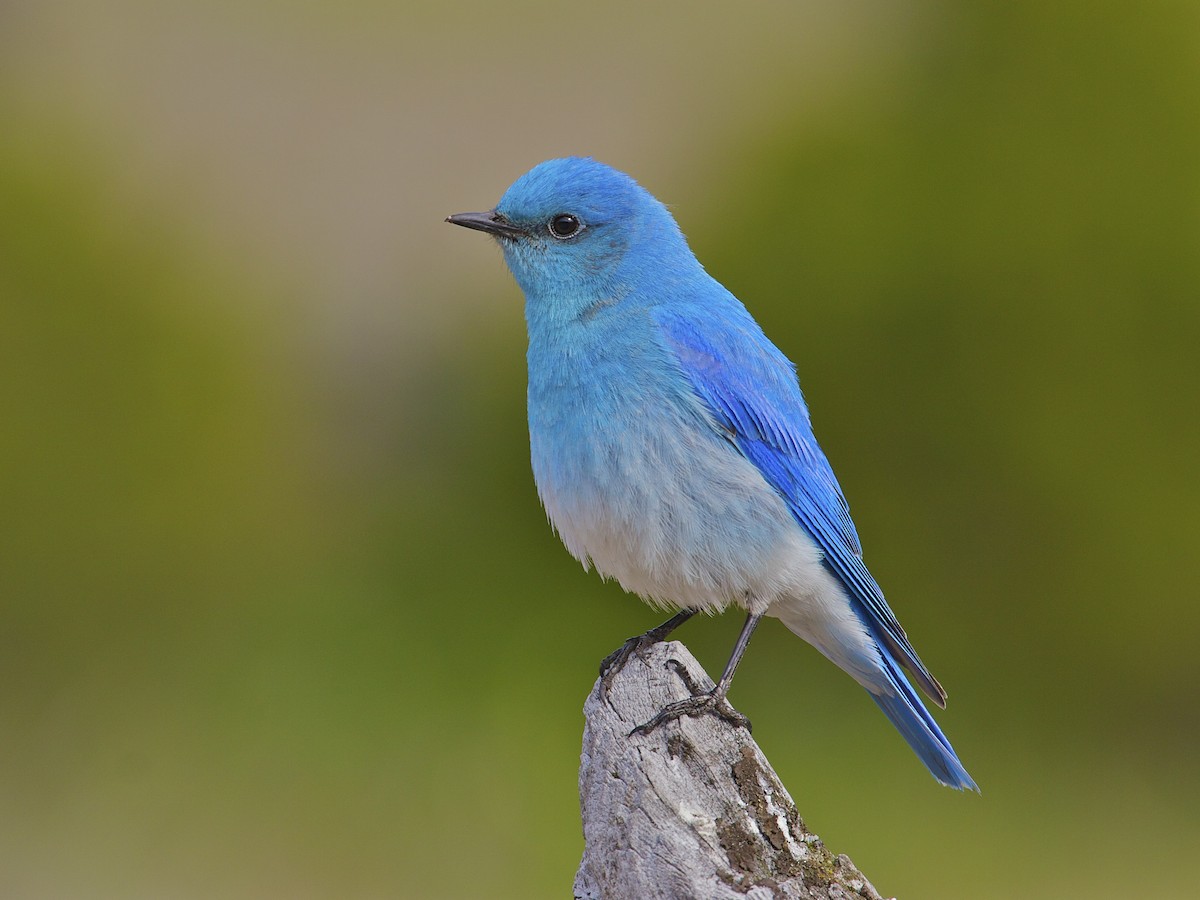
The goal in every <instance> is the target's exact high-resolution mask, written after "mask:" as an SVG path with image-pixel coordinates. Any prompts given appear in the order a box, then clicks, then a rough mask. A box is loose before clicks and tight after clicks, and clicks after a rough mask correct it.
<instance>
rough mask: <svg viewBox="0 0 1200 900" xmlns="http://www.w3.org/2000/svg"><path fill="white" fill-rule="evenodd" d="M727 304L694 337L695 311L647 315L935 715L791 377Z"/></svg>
mask: <svg viewBox="0 0 1200 900" xmlns="http://www.w3.org/2000/svg"><path fill="white" fill-rule="evenodd" d="M728 300H730V301H732V304H722V306H721V309H720V311H719V313H720V318H721V322H722V327H721V328H711V329H706V328H703V327H702V325H703V322H704V321H705V319H706V317H707V316H709V315H711V314H712V313H711V312H709V311H708V310H706V309H705V308H704V307H702V306H701V305H700V304H696V305H694V306H690V307H687V308H683V309H681V308H680V307H679V306H678V305H673V306H672V307H671V308H666V307H657V308H655V309H654V310H653V315H654V318H655V320H656V321H657V323H658V325H659V327H660V328H661V329H662V333H663V336H664V337H665V339H666V342H667V344H668V346H669V348H670V349H671V350H672V352H673V353H674V355H675V358H676V360H677V361H678V363H679V365H680V368H681V369H682V370H683V373H684V374H685V375H686V376H687V378H688V380H689V381H690V382H691V385H692V388H693V390H694V391H695V392H696V394H697V396H699V397H700V399H701V400H703V401H704V404H705V405H706V406H707V408H708V411H709V412H710V413H711V414H712V416H713V418H714V419H715V420H716V422H717V423H718V425H720V426H721V427H722V428H723V429H725V430H726V431H727V432H728V433H729V435H730V439H731V440H732V441H733V443H734V444H735V445H736V446H737V448H738V449H739V450H740V451H741V452H742V453H743V454H744V455H745V456H746V458H747V459H749V460H750V461H751V462H752V463H754V465H755V466H756V467H757V468H758V470H759V471H760V472H762V474H763V477H764V478H766V480H767V481H768V483H770V484H771V486H772V487H774V488H775V490H777V491H778V492H779V493H780V494H781V495H782V496H783V498H784V500H785V501H786V502H787V504H788V507H789V508H790V509H791V511H792V514H793V515H794V516H795V518H796V521H797V522H798V523H799V524H800V525H801V527H803V528H804V529H805V531H807V532H808V534H809V535H810V536H811V537H812V539H813V540H814V541H816V543H817V545H818V546H819V547H820V548H821V550H822V552H823V553H824V556H825V565H826V566H827V567H828V568H829V569H830V571H832V572H833V574H834V575H836V576H837V578H838V579H839V580H840V581H841V582H842V584H843V585H844V586H845V588H846V592H847V594H848V595H849V596H850V600H851V602H852V603H853V604H854V608H855V611H856V612H857V614H858V615H859V617H860V618H861V619H862V621H863V622H864V624H865V625H866V626H867V627H868V629H869V630H870V632H871V633H872V634H873V635H874V636H875V638H876V640H878V641H880V643H882V644H883V645H885V646H886V647H887V648H888V649H890V650H891V651H892V652H893V653H894V654H895V655H896V658H897V659H898V660H899V661H900V662H901V663H902V664H903V665H904V667H905V668H907V669H908V670H909V672H910V673H911V674H912V675H913V677H914V678H915V679H916V680H917V682H918V683H919V684H920V685H921V687H922V689H923V690H925V692H926V693H928V694H929V696H930V697H931V698H932V699H933V700H934V702H936V703H937V704H938V705H939V706H944V705H945V698H946V693H945V691H944V690H942V687H941V685H939V684H938V683H937V680H936V679H934V677H933V676H932V675H931V674H930V673H929V670H928V669H927V668H926V667H925V665H924V663H922V662H921V660H920V658H919V657H918V656H917V653H916V650H914V649H913V646H912V644H911V643H910V642H909V640H908V636H907V635H906V634H905V633H904V629H903V628H901V627H900V623H899V622H898V621H896V617H895V615H894V614H893V613H892V611H891V609H890V608H889V607H888V605H887V601H886V600H884V598H883V591H882V590H880V588H879V585H878V584H876V582H875V579H874V578H872V577H871V573H870V572H868V571H867V567H866V566H865V565H864V564H863V561H862V550H861V546H860V544H859V539H858V532H857V531H856V530H855V528H854V523H853V522H852V521H851V519H850V507H849V505H848V504H847V503H846V499H845V497H844V495H843V494H842V489H841V486H840V485H839V484H838V481H837V478H835V477H834V474H833V469H832V468H831V467H830V465H829V462H828V460H827V459H826V458H825V454H824V453H823V452H822V451H821V448H820V446H819V445H818V444H817V440H816V437H815V436H814V435H813V431H812V424H811V423H810V421H809V415H808V408H807V407H806V406H805V403H804V397H803V395H802V394H801V392H800V385H799V382H798V381H797V379H796V370H795V367H794V366H793V365H792V363H791V362H790V361H788V359H787V357H785V356H784V355H783V354H782V353H781V352H780V351H779V350H778V349H777V348H776V347H775V346H774V345H773V344H772V343H771V342H770V341H768V340H767V338H766V336H765V335H763V333H762V330H761V329H760V328H759V327H758V324H757V323H756V322H754V320H753V319H752V318H751V317H750V314H749V313H748V312H747V311H746V309H745V307H743V306H742V305H741V304H740V303H739V302H737V301H736V300H735V299H734V298H733V297H732V296H731V295H730V296H729V297H728ZM731 307H732V308H731ZM731 325H732V326H735V327H730V326H731ZM726 361H728V363H727V362H726Z"/></svg>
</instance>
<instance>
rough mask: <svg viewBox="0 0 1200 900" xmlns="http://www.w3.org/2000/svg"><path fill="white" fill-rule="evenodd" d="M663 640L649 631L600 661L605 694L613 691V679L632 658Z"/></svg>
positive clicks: (632, 638)
mask: <svg viewBox="0 0 1200 900" xmlns="http://www.w3.org/2000/svg"><path fill="white" fill-rule="evenodd" d="M660 640H662V638H660V637H657V636H656V635H655V634H654V632H653V631H648V632H646V633H645V634H639V635H638V636H637V637H631V638H630V639H629V640H627V641H626V642H625V643H623V644H622V645H621V646H620V647H618V648H617V649H616V650H614V651H613V652H612V653H610V654H608V656H606V657H604V659H603V660H601V661H600V681H601V683H602V684H603V685H604V692H605V693H606V694H607V693H608V692H609V691H610V690H611V689H612V683H613V679H614V678H616V677H617V674H618V673H619V672H620V671H621V670H622V669H623V668H625V664H626V663H627V662H629V660H630V658H631V657H633V656H635V655H637V654H638V653H640V652H641V651H642V650H643V649H645V648H646V647H649V646H651V645H653V644H657V643H658V642H659V641H660Z"/></svg>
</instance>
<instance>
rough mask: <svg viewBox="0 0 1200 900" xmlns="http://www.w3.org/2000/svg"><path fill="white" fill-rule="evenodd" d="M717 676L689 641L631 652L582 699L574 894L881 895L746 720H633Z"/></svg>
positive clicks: (662, 897) (720, 897) (811, 899)
mask: <svg viewBox="0 0 1200 900" xmlns="http://www.w3.org/2000/svg"><path fill="white" fill-rule="evenodd" d="M680 669H682V670H684V671H685V672H686V673H687V674H688V675H690V677H691V680H692V681H693V682H694V683H696V684H698V685H699V686H700V687H702V688H703V689H704V690H711V688H712V680H711V679H709V677H708V676H707V675H706V674H705V672H704V670H703V669H702V668H701V667H700V664H699V663H698V662H697V661H696V659H695V657H693V656H692V655H691V653H689V652H688V650H687V648H686V647H684V646H683V645H682V644H680V643H678V642H676V641H671V642H665V643H659V644H654V645H652V646H650V647H648V648H645V649H643V650H641V651H640V652H639V653H637V654H635V655H634V656H632V657H631V658H630V659H629V662H628V663H627V664H626V666H625V668H624V669H622V670H621V671H620V672H619V673H618V674H617V675H616V676H615V677H614V678H613V680H612V683H611V685H610V686H609V688H608V690H606V689H605V686H604V684H603V682H602V681H600V680H597V682H596V685H595V687H593V688H592V693H591V695H590V696H589V697H588V699H587V702H586V703H585V704H584V708H583V710H584V715H585V716H586V718H587V724H586V726H585V727H584V732H583V757H582V762H581V765H580V769H579V795H580V806H581V809H582V812H583V835H584V840H585V842H586V846H585V848H584V852H583V860H582V862H580V864H579V871H578V873H577V874H576V876H575V897H576V898H577V900H626V898H629V900H775V898H778V900H783V898H786V900H796V898H804V900H835V898H836V900H851V898H869V900H880V897H879V894H878V893H877V892H876V891H875V888H873V887H872V886H871V884H870V882H868V881H867V879H866V878H865V877H863V875H862V873H861V872H859V871H858V869H857V868H855V866H854V864H853V863H852V862H850V860H849V859H848V858H847V857H846V856H835V855H834V854H832V853H830V852H829V850H827V849H826V848H825V845H824V844H822V843H821V841H820V840H819V839H818V838H817V836H816V835H815V834H812V833H811V832H810V831H809V830H808V829H807V828H806V827H805V825H804V822H803V821H801V819H800V816H799V815H798V814H797V812H796V806H795V804H794V803H793V802H792V798H791V797H790V796H789V795H788V792H787V790H785V789H784V787H783V784H782V783H781V782H780V780H779V777H778V776H777V775H776V774H775V771H774V770H773V769H772V768H771V765H770V763H768V762H767V759H766V757H765V756H763V754H762V751H761V750H759V748H758V745H757V744H756V743H755V742H754V740H753V738H751V736H750V733H749V731H747V730H746V729H745V728H739V727H736V726H734V725H732V724H730V723H729V722H727V721H725V720H723V719H720V718H718V717H717V716H714V715H702V716H697V717H693V718H682V719H677V720H675V721H671V722H668V723H666V724H665V725H663V726H661V727H660V728H658V729H656V730H655V731H653V732H651V733H650V734H648V735H645V734H635V735H630V733H629V732H630V731H631V730H632V729H633V728H634V727H636V726H637V725H640V724H642V723H644V722H646V721H647V720H649V719H650V718H651V717H652V716H654V714H655V713H657V712H658V711H659V710H660V709H662V708H663V707H664V706H666V705H667V704H668V703H671V702H673V701H676V700H682V699H684V698H685V697H687V696H689V691H688V689H687V686H686V684H685V681H684V678H683V677H682V676H681V674H680Z"/></svg>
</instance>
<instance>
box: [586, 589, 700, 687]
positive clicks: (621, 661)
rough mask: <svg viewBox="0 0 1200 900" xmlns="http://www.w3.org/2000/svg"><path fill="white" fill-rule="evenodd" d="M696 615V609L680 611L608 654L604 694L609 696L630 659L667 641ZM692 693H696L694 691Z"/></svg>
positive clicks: (603, 675)
mask: <svg viewBox="0 0 1200 900" xmlns="http://www.w3.org/2000/svg"><path fill="white" fill-rule="evenodd" d="M695 614H696V611H695V610H694V609H684V610H680V611H679V612H677V613H675V615H673V616H671V618H669V619H667V621H665V622H663V623H662V624H661V625H659V626H658V627H657V628H651V629H650V630H649V631H647V632H646V633H645V634H639V635H638V636H637V637H631V638H630V639H629V640H627V641H626V642H625V643H624V644H622V645H621V646H620V647H618V648H617V649H616V650H614V651H613V652H612V653H610V654H608V656H606V657H604V659H603V660H602V661H601V663H600V678H601V680H602V682H603V684H604V692H605V693H606V694H607V693H608V691H609V690H610V689H611V688H612V682H613V679H614V678H616V677H617V673H618V672H620V671H621V670H622V669H623V668H625V663H627V662H629V659H630V657H632V656H634V655H635V654H637V653H640V652H641V651H642V650H644V649H645V648H646V647H649V646H651V645H653V644H657V643H659V642H660V641H665V640H666V639H667V636H668V635H669V634H670V633H671V632H672V631H674V630H675V629H676V628H678V627H679V626H680V625H682V624H683V623H684V622H686V621H687V620H688V619H690V618H691V617H692V616H694V615H695ZM692 693H693V694H694V693H696V692H695V691H692Z"/></svg>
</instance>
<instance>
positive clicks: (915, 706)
mask: <svg viewBox="0 0 1200 900" xmlns="http://www.w3.org/2000/svg"><path fill="white" fill-rule="evenodd" d="M880 650H881V652H880V655H881V656H882V657H883V667H884V672H885V674H886V675H887V679H888V682H889V684H891V685H892V687H893V688H894V692H893V693H891V694H876V693H874V692H872V693H871V697H872V698H873V699H874V700H875V702H876V703H878V704H879V708H880V709H882V710H883V714H884V715H885V716H887V717H888V719H889V720H890V721H891V723H892V724H893V725H895V726H896V730H897V731H899V732H900V733H901V734H902V735H904V740H906V741H908V746H910V747H912V748H913V751H914V752H915V753H916V754H917V756H919V757H920V758H921V762H923V763H925V766H926V768H928V769H929V771H930V772H931V773H932V774H933V777H934V778H936V779H937V780H938V781H940V782H941V783H942V784H944V785H946V786H947V787H952V788H957V789H958V790H960V791H962V790H972V791H975V792H976V793H978V792H979V787H978V785H976V784H975V781H974V779H972V778H971V776H970V775H968V774H967V770H966V769H964V768H963V764H962V763H961V762H959V761H958V756H957V755H955V753H954V748H953V747H951V746H950V741H949V740H947V739H946V736H945V735H944V734H942V729H940V728H938V724H937V722H935V721H934V720H933V716H931V715H930V714H929V710H927V709H926V708H925V706H924V704H923V703H921V699H920V698H919V697H918V696H917V694H916V692H915V691H914V690H913V689H912V685H910V684H909V683H908V679H907V678H905V677H904V673H903V672H901V671H900V667H899V666H898V665H896V662H895V660H893V659H892V657H891V654H890V653H889V652H888V651H887V650H886V649H883V648H880Z"/></svg>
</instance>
